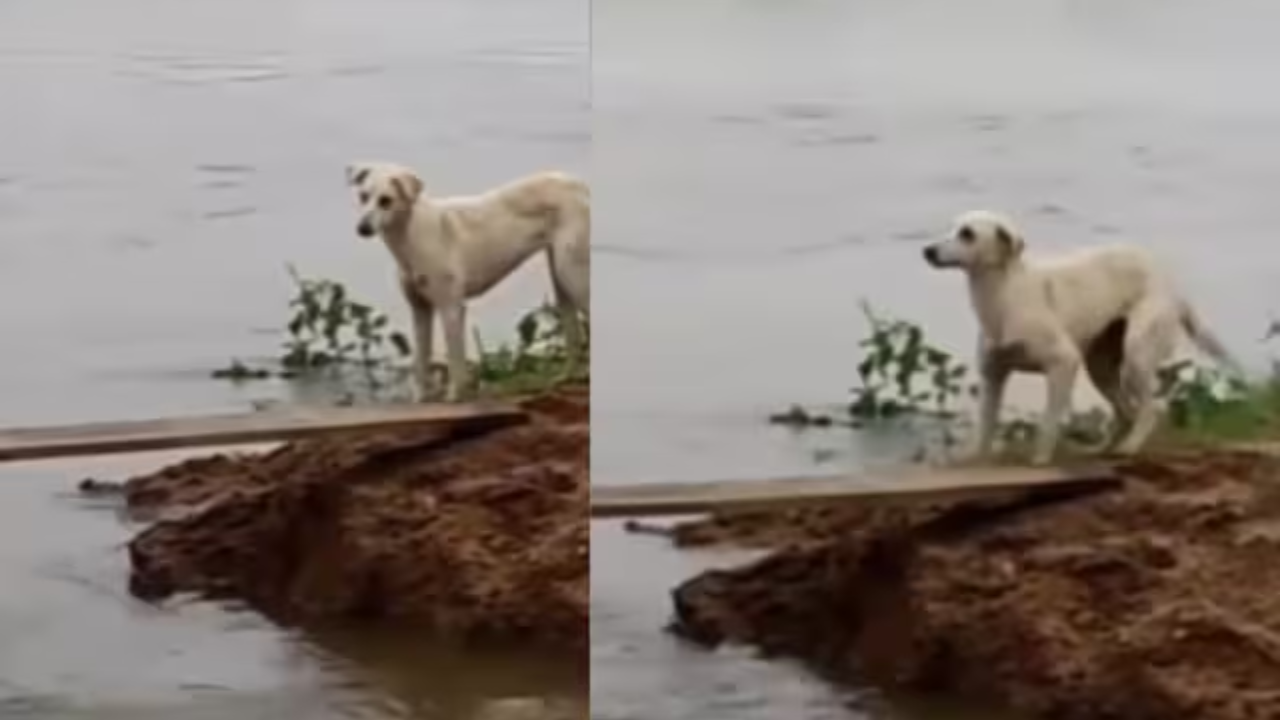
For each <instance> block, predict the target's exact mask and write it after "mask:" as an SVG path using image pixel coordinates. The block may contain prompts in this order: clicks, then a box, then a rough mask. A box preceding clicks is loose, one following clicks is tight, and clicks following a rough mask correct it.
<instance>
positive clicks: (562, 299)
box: [552, 280, 586, 380]
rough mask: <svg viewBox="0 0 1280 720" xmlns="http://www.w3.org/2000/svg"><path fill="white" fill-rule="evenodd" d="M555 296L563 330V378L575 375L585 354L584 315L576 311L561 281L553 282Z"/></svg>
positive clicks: (575, 305)
mask: <svg viewBox="0 0 1280 720" xmlns="http://www.w3.org/2000/svg"><path fill="white" fill-rule="evenodd" d="M552 284H553V286H554V288H555V296H556V309H557V311H558V312H559V313H560V327H561V328H563V330H564V344H565V369H564V378H562V379H565V380H567V379H570V378H573V377H575V376H576V375H577V374H578V372H579V371H580V370H581V369H582V361H583V359H584V356H585V354H586V333H585V332H584V328H583V322H584V319H585V316H584V315H583V314H582V313H580V312H579V311H578V306H577V304H576V303H575V302H574V301H573V298H572V297H571V296H570V294H569V293H568V292H566V291H565V289H564V288H563V286H562V285H561V283H560V282H559V281H558V280H556V281H554V282H553V283H552Z"/></svg>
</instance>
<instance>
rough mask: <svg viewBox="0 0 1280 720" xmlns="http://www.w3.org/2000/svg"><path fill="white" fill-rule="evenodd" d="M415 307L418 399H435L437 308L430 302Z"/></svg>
mask: <svg viewBox="0 0 1280 720" xmlns="http://www.w3.org/2000/svg"><path fill="white" fill-rule="evenodd" d="M412 307H413V376H414V381H415V385H416V387H417V401H418V402H430V401H431V400H433V399H435V395H436V386H435V377H434V376H433V375H432V373H431V369H432V358H433V357H434V347H433V344H434V340H433V338H432V335H433V334H434V333H433V331H434V330H435V308H434V307H432V306H431V305H430V304H428V303H422V304H420V305H414V306H412Z"/></svg>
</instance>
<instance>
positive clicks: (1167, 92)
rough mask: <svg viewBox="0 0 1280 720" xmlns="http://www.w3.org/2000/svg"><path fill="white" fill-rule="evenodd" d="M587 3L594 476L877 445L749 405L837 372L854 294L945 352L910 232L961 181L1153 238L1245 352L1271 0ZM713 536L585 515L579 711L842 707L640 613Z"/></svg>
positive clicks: (1269, 98) (938, 213)
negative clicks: (800, 430) (584, 638)
mask: <svg viewBox="0 0 1280 720" xmlns="http://www.w3.org/2000/svg"><path fill="white" fill-rule="evenodd" d="M594 12H595V17H594V35H593V47H594V53H593V68H594V80H595V82H594V93H595V94H594V101H595V112H594V137H593V148H594V163H595V195H594V197H595V203H596V212H595V217H596V222H597V225H596V233H595V237H596V242H597V255H596V259H595V261H594V266H593V272H594V273H595V275H596V278H597V280H596V282H595V287H596V301H595V306H596V318H597V323H596V328H595V332H596V335H597V338H598V340H597V342H596V343H595V350H594V351H595V355H594V358H593V359H594V366H595V377H594V387H595V397H594V403H593V404H594V415H593V418H592V422H593V425H594V428H593V447H592V460H593V481H594V482H598V483H616V482H634V481H640V480H653V479H679V478H695V479H696V478H711V477H735V476H736V477H749V476H761V475H771V474H781V473H795V472H812V471H831V470H834V469H835V468H839V467H859V466H865V465H867V464H869V463H876V462H883V461H891V460H893V459H894V458H895V457H896V456H898V454H899V453H900V452H901V451H902V450H903V449H904V448H905V447H906V446H908V445H909V444H910V443H911V439H910V438H902V437H893V436H887V437H886V436H871V435H851V434H848V433H829V434H822V433H815V434H808V435H804V436H792V435H790V434H788V433H786V432H785V431H780V430H777V429H773V428H769V427H767V426H765V425H764V424H763V423H762V422H761V418H762V417H763V416H764V415H765V414H767V413H768V412H770V411H772V410H774V409H777V408H779V407H783V406H785V405H787V404H789V403H791V402H802V403H806V404H826V403H839V402H841V401H842V400H844V399H845V398H846V397H847V396H846V392H847V388H848V387H849V386H850V385H851V384H852V383H853V381H854V378H855V373H854V368H853V366H854V364H855V363H856V360H857V357H858V349H857V342H858V340H859V338H860V336H861V334H862V333H863V332H864V330H865V323H864V321H863V320H862V318H861V316H860V314H859V311H858V307H857V303H858V301H859V300H860V299H862V298H866V299H868V300H870V301H871V302H873V303H874V304H875V305H876V306H878V307H880V308H882V309H884V310H887V311H890V312H893V313H895V314H898V315H901V316H905V317H908V318H912V319H915V320H918V321H921V322H923V323H924V324H925V325H926V327H927V329H928V332H929V334H930V336H932V337H934V338H936V339H937V340H938V341H939V342H940V343H942V344H944V345H945V346H947V347H950V348H952V349H954V350H956V351H959V352H967V351H968V350H969V348H971V347H972V338H973V333H974V324H973V322H972V320H971V318H970V316H969V314H968V312H967V310H966V309H965V305H964V300H963V287H962V285H961V282H960V280H959V278H957V277H954V276H945V275H940V274H935V273H931V272H929V271H928V270H926V269H925V268H924V267H923V265H922V263H921V261H920V248H921V245H922V244H923V243H924V241H925V240H927V239H929V238H934V237H938V236H939V235H940V234H942V233H943V232H944V231H945V230H946V229H947V225H948V222H949V220H950V218H951V216H952V215H953V214H954V213H956V212H957V211H960V210H964V209H970V208H975V207H984V206H986V207H992V208H996V209H1000V210H1004V211H1007V212H1009V213H1012V214H1013V215H1014V216H1015V217H1017V218H1020V219H1021V222H1022V224H1023V225H1024V229H1025V230H1026V232H1027V235H1028V237H1029V240H1030V242H1031V243H1032V245H1033V247H1034V248H1043V249H1045V250H1054V249H1059V248H1065V247H1070V246H1075V245H1081V244H1085V243H1091V242H1100V241H1111V240H1120V239H1125V240H1132V241H1135V242H1140V243H1143V244H1145V245H1148V246H1150V247H1151V248H1153V249H1154V250H1156V251H1157V252H1159V253H1160V254H1161V256H1162V257H1163V258H1164V259H1165V260H1166V261H1167V263H1168V264H1169V265H1170V266H1171V267H1172V269H1173V270H1174V272H1176V273H1177V274H1178V275H1179V277H1180V278H1181V279H1182V281H1183V283H1184V285H1185V287H1186V289H1187V290H1188V292H1189V293H1190V294H1191V296H1192V297H1193V298H1194V299H1195V301H1196V302H1197V303H1198V304H1199V305H1200V306H1201V308H1202V311H1203V313H1204V314H1205V315H1206V317H1208V318H1209V319H1210V320H1211V322H1213V323H1215V324H1216V325H1217V326H1219V327H1220V329H1221V332H1222V334H1223V336H1224V337H1225V338H1226V339H1227V341H1228V342H1229V343H1230V344H1232V345H1233V346H1234V347H1235V348H1236V350H1237V352H1239V353H1240V354H1241V355H1243V356H1245V357H1246V358H1248V359H1249V360H1250V361H1253V362H1255V363H1257V364H1258V365H1261V364H1263V363H1264V361H1265V357H1264V349H1263V348H1262V347H1260V346H1259V345H1258V343H1257V338H1258V337H1259V336H1260V335H1261V332H1262V329H1263V326H1264V325H1265V324H1266V322H1267V320H1268V319H1269V314H1270V311H1271V310H1272V309H1273V308H1274V307H1275V306H1276V305H1277V304H1280V297H1276V296H1275V295H1274V288H1275V287H1277V280H1280V254H1278V253H1275V252H1273V251H1272V250H1271V248H1273V247H1274V245H1275V227H1276V226H1277V223H1278V222H1280V209H1277V207H1278V206H1277V205H1276V204H1275V202H1274V198H1273V195H1274V188H1275V187H1277V186H1278V185H1280V99H1278V97H1277V96H1276V95H1275V94H1274V93H1270V92H1267V90H1266V88H1267V87H1269V76H1268V73H1269V72H1270V70H1269V68H1271V67H1274V65H1275V62H1276V60H1277V59H1280V57H1278V56H1280V49H1277V46H1276V45H1275V44H1274V42H1273V38H1272V37H1271V34H1270V32H1269V30H1268V29H1269V28H1272V27H1274V26H1275V23H1276V22H1277V21H1280V7H1277V6H1276V5H1275V4H1274V3H1267V2H1265V1H1264V0H1230V1H1228V2H1223V3H1216V4H1214V5H1213V6H1212V7H1210V6H1209V5H1207V4H1205V3H1200V2H1194V1H1193V0H1173V1H1172V2H1167V1H1163V0H1162V1H1156V0H1125V1H1123V2H1088V1H1084V0H1050V1H1048V2H1040V3H1026V2H1020V1H1019V0H977V1H976V2H967V3H962V4H957V3H948V2H944V1H943V0H912V1H909V2H900V1H894V0H799V1H798V2H789V3H766V2H754V1H751V0H718V1H711V2H700V3H682V2H675V1H674V0H654V1H653V2H645V3H638V2H630V1H629V0H598V2H596V3H595V5H594ZM602 246H603V247H602ZM1228 289H1230V291H1229V292H1228ZM1015 390H1017V391H1018V393H1019V397H1021V398H1023V399H1032V398H1034V397H1036V396H1034V395H1030V396H1028V395H1027V394H1026V393H1028V392H1035V390H1036V388H1035V386H1034V385H1033V384H1032V385H1030V387H1028V384H1026V383H1020V384H1019V385H1018V386H1015ZM730 560H731V559H730V558H720V557H704V556H688V555H684V556H682V555H676V554H674V553H670V552H668V551H667V550H665V549H663V548H662V547H661V545H660V543H656V542H651V541H650V540H649V539H641V538H629V537H626V536H624V535H622V534H621V533H620V531H619V530H618V528H617V527H616V526H615V525H610V524H600V525H599V526H598V527H597V528H596V531H595V534H594V535H593V563H594V566H593V602H594V606H593V633H594V635H593V637H594V638H595V639H596V641H595V643H594V645H595V647H594V648H593V666H592V667H593V675H592V682H593V713H594V714H595V715H596V716H597V717H599V718H617V719H620V718H636V717H673V718H682V717H683V718H694V717H697V718H712V717H725V718H729V717H732V718H772V717H831V718H859V717H863V716H864V713H863V712H862V711H860V710H858V709H856V708H849V707H847V706H848V705H849V702H848V698H845V697H841V696H840V695H838V694H836V693H835V692H834V691H831V690H829V689H826V688H824V687H822V686H821V685H820V684H817V683H814V682H812V681H810V680H808V679H807V676H804V675H803V674H800V673H798V672H797V671H796V670H795V669H794V668H791V667H788V666H785V665H761V664H759V663H756V662H754V661H752V660H750V659H747V658H744V657H741V656H739V655H736V654H725V655H720V654H717V655H706V654H703V653H697V652H691V651H689V650H687V649H685V648H682V647H680V646H678V645H676V644H674V643H673V642H671V641H669V640H668V639H666V638H664V637H663V636H661V635H660V634H658V633H656V632H655V629H656V628H657V627H658V626H659V625H660V624H661V623H662V621H663V620H664V619H665V617H666V613H667V608H668V602H667V597H666V592H665V591H666V588H668V587H670V585H671V584H673V583H674V582H676V581H678V580H679V579H680V578H681V577H686V576H688V575H689V574H691V573H693V572H695V571H696V569H697V568H698V567H702V566H703V565H704V564H706V563H716V562H727V561H730ZM602 639H603V640H602ZM903 712H904V713H905V714H906V715H907V716H916V717H925V718H938V717H947V715H948V714H947V713H939V712H938V711H936V710H932V709H928V708H926V709H925V710H905V711H903Z"/></svg>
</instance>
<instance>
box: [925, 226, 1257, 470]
mask: <svg viewBox="0 0 1280 720" xmlns="http://www.w3.org/2000/svg"><path fill="white" fill-rule="evenodd" d="M1025 246H1026V243H1025V240H1024V239H1023V238H1022V235H1021V234H1020V233H1019V232H1018V231H1017V229H1016V228H1015V227H1014V225H1013V223H1012V222H1010V221H1009V220H1008V219H1007V218H1004V217H1002V216H1000V215H997V214H995V213H991V212H985V211H974V212H968V213H965V214H963V215H961V216H959V217H958V218H957V219H956V221H955V227H954V229H953V230H952V233H951V237H950V238H949V239H947V240H944V241H942V242H938V243H934V244H932V245H929V246H928V247H926V248H925V250H924V257H925V260H926V261H927V262H928V263H929V264H930V265H932V266H934V267H936V268H956V269H959V270H961V271H963V272H964V273H965V274H966V275H967V276H968V280H969V299H970V301H971V303H972V306H973V309H974V312H975V314H976V315H977V316H978V324H979V325H980V327H981V331H982V332H981V341H980V349H979V370H980V376H981V386H982V401H981V409H980V412H979V429H978V447H977V453H978V455H980V456H986V455H988V454H989V453H990V450H991V446H992V442H993V435H994V431H995V428H996V425H997V421H998V417H999V408H1000V403H1001V400H1002V397H1003V394H1004V387H1005V384H1006V382H1007V381H1008V378H1009V375H1010V374H1011V373H1013V372H1030V373H1036V374H1043V375H1044V376H1045V379H1046V385H1047V396H1046V401H1045V409H1044V413H1043V415H1042V416H1041V421H1040V430H1039V433H1038V437H1037V445H1036V449H1035V451H1034V456H1033V458H1032V459H1033V461H1034V462H1035V463H1036V464H1045V463H1048V462H1050V461H1051V459H1052V457H1053V453H1054V450H1055V448H1056V446H1057V443H1058V438H1059V436H1060V434H1061V425H1062V421H1063V420H1064V419H1065V417H1066V415H1067V413H1068V411H1069V409H1070V407H1069V405H1070V401H1071V394H1072V389H1073V385H1074V383H1075V380H1076V376H1077V375H1078V374H1079V370H1080V369H1081V368H1082V367H1083V368H1084V369H1085V370H1086V372H1087V373H1088V374H1089V376H1090V378H1091V379H1092V380H1093V382H1094V385H1095V386H1096V387H1097V388H1098V391H1099V392H1100V393H1101V394H1102V396H1103V397H1104V398H1106V400H1107V401H1108V402H1109V403H1110V404H1111V406H1112V408H1113V410H1114V411H1115V416H1116V432H1115V434H1114V437H1113V438H1112V439H1111V442H1110V443H1109V444H1110V445H1112V446H1114V447H1115V449H1117V450H1118V451H1119V452H1121V453H1124V454H1134V453H1136V452H1138V451H1139V449H1140V448H1141V447H1142V445H1143V444H1144V443H1145V442H1146V440H1147V438H1148V437H1149V436H1150V434H1151V433H1152V431H1154V430H1155V426H1156V423H1157V421H1158V418H1159V410H1160V408H1159V403H1158V401H1157V398H1156V391H1157V387H1158V374H1157V373H1158V371H1159V369H1160V367H1161V366H1162V365H1164V364H1165V362H1167V361H1168V360H1169V359H1171V356H1172V354H1173V352H1174V351H1175V350H1176V343H1177V339H1178V335H1179V333H1180V331H1181V332H1185V333H1186V334H1188V335H1189V336H1190V338H1191V339H1192V340H1193V341H1194V342H1195V344H1196V345H1197V346H1198V347H1199V348H1200V349H1201V350H1202V351H1204V352H1205V353H1206V354H1209V355H1211V356H1212V357H1214V358H1215V359H1217V360H1218V361H1220V362H1223V363H1224V364H1227V365H1228V366H1229V367H1231V368H1232V369H1233V370H1235V371H1236V372H1239V365H1238V364H1237V363H1236V362H1235V361H1234V360H1233V359H1232V358H1231V357H1230V355H1229V354H1228V353H1227V351H1226V350H1225V348H1224V347H1223V345H1222V343H1221V342H1219V341H1218V340H1217V339H1216V338H1215V337H1214V336H1213V335H1212V333H1211V332H1210V331H1209V329H1208V328H1207V327H1206V326H1205V325H1204V324H1203V323H1201V322H1200V321H1199V319H1198V317H1197V316H1196V315H1195V313H1194V311H1193V309H1192V308H1191V305H1190V304H1189V303H1188V302H1187V301H1186V299H1185V298H1183V297H1182V296H1181V295H1180V294H1179V293H1178V292H1177V291H1176V290H1175V288H1174V287H1173V283H1172V282H1171V281H1170V279H1169V278H1168V277H1167V276H1166V275H1165V274H1164V273H1163V272H1161V271H1160V270H1159V269H1158V268H1157V267H1156V264H1155V262H1154V260H1153V259H1152V258H1151V257H1150V256H1149V255H1148V254H1147V253H1146V252H1144V251H1143V250H1141V249H1139V248H1136V247H1133V246H1129V245H1106V246H1099V247H1093V248H1088V249H1084V250H1079V251H1076V252H1074V253H1070V254H1067V255H1064V256H1061V257H1058V258H1055V259H1053V260H1049V261H1043V262H1039V263H1034V264H1033V263H1030V262H1027V261H1026V260H1025V259H1024V258H1023V250H1024V248H1025ZM1126 430H1127V432H1124V431H1126Z"/></svg>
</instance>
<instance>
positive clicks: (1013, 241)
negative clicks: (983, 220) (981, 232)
mask: <svg viewBox="0 0 1280 720" xmlns="http://www.w3.org/2000/svg"><path fill="white" fill-rule="evenodd" d="M996 242H998V243H1000V249H1001V250H1002V251H1004V257H1005V259H1006V260H1017V259H1018V258H1020V257H1022V249H1023V247H1025V246H1026V243H1024V242H1023V241H1022V236H1021V235H1019V234H1018V232H1017V231H1016V230H1013V229H1012V228H1010V227H1008V226H1007V225H1005V224H1003V223H1001V224H999V225H996Z"/></svg>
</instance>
